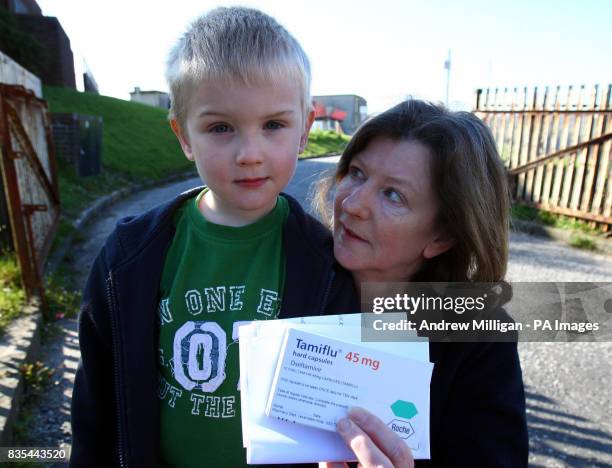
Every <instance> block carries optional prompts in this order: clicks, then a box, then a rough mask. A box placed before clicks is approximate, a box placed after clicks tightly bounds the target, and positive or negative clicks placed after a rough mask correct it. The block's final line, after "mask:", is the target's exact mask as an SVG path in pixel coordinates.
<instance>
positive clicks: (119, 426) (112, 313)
mask: <svg viewBox="0 0 612 468" xmlns="http://www.w3.org/2000/svg"><path fill="white" fill-rule="evenodd" d="M112 287H113V276H112V273H111V272H110V271H109V272H108V278H107V279H106V300H107V301H108V310H109V311H110V319H111V329H112V333H113V340H114V342H115V345H114V346H113V360H114V363H115V365H114V372H115V399H116V401H117V406H116V408H117V444H118V447H117V449H118V455H119V466H120V467H126V468H127V466H128V464H127V462H126V461H125V456H124V443H123V430H122V428H123V424H122V418H121V406H120V402H121V399H120V394H121V391H120V383H119V379H120V377H121V376H120V374H119V356H118V355H117V354H118V350H117V346H116V344H117V343H119V334H118V332H117V324H116V322H115V308H114V306H113V305H114V301H113V292H112Z"/></svg>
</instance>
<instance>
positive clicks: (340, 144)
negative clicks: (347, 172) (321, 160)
mask: <svg viewBox="0 0 612 468" xmlns="http://www.w3.org/2000/svg"><path fill="white" fill-rule="evenodd" d="M350 139H351V138H350V137H349V136H347V135H340V134H338V133H336V132H332V131H329V130H313V131H312V132H310V136H309V137H308V145H306V149H305V150H304V153H303V154H301V155H300V158H302V159H303V158H308V157H311V156H319V155H321V154H328V153H341V152H342V151H343V150H344V148H345V147H346V145H347V144H348V142H349V140H350Z"/></svg>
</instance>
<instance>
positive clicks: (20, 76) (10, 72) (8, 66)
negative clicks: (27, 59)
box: [0, 52, 42, 98]
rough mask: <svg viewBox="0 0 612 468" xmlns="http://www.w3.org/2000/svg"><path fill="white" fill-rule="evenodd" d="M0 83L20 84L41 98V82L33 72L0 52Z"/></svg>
mask: <svg viewBox="0 0 612 468" xmlns="http://www.w3.org/2000/svg"><path fill="white" fill-rule="evenodd" d="M0 83H5V84H11V85H21V86H23V87H24V88H27V89H30V90H32V91H34V94H36V96H38V97H39V98H42V83H41V81H40V78H38V77H37V76H36V75H34V74H33V73H30V72H29V71H28V70H26V69H25V68H23V67H22V66H21V65H19V64H18V63H17V62H15V61H14V60H13V59H12V58H10V57H9V56H8V55H5V54H3V53H2V52H0Z"/></svg>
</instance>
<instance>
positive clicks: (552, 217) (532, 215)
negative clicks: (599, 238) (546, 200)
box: [510, 205, 600, 234]
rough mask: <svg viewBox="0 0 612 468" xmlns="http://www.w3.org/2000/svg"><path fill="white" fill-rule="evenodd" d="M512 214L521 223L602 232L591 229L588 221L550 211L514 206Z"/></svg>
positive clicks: (587, 232)
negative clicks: (531, 222)
mask: <svg viewBox="0 0 612 468" xmlns="http://www.w3.org/2000/svg"><path fill="white" fill-rule="evenodd" d="M510 214H511V216H512V218H514V219H518V220H521V221H535V222H537V223H541V224H544V225H545V226H552V227H556V228H560V229H567V230H572V231H580V232H584V233H586V234H598V233H599V232H600V231H599V230H598V229H596V228H593V227H591V226H590V225H589V223H587V222H586V221H581V220H579V219H575V218H570V217H568V216H564V215H560V214H555V213H550V212H548V211H543V210H538V209H537V208H532V207H530V206H524V205H512V208H511V211H510Z"/></svg>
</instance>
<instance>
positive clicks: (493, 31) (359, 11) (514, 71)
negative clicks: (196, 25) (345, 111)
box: [37, 0, 612, 113]
mask: <svg viewBox="0 0 612 468" xmlns="http://www.w3.org/2000/svg"><path fill="white" fill-rule="evenodd" d="M37 2H38V4H39V6H40V7H41V9H42V11H43V14H44V15H46V16H55V17H57V18H58V19H59V21H60V23H61V25H62V27H63V29H64V31H65V32H66V34H67V35H68V37H69V38H70V42H71V47H72V50H73V53H74V54H75V61H77V62H78V64H77V66H78V65H79V64H80V62H81V58H80V57H82V58H84V59H85V62H86V63H87V66H88V67H89V69H90V70H91V71H92V72H93V75H94V77H95V79H96V81H97V83H98V86H99V89H100V93H101V94H104V95H107V96H113V97H117V98H120V99H129V93H130V91H133V90H134V87H135V86H138V87H140V88H141V89H142V90H159V91H167V90H168V87H167V84H166V82H165V79H164V68H165V61H166V57H167V54H168V51H169V49H170V48H171V47H172V45H173V44H174V43H175V41H176V40H177V39H178V38H179V36H180V35H181V34H182V33H183V32H184V31H185V29H186V28H187V26H188V25H189V23H190V22H191V21H193V20H194V19H196V18H197V17H198V16H199V15H201V14H202V13H205V12H206V11H208V10H210V9H212V8H214V7H217V6H230V5H243V6H251V7H255V8H259V9H260V10H263V11H264V12H266V13H268V14H270V15H272V16H273V17H275V18H276V19H277V20H278V21H279V22H280V23H281V24H282V25H283V26H285V28H287V30H288V31H289V32H290V33H291V34H293V35H294V36H295V37H296V38H297V40H298V41H299V42H300V43H301V45H302V47H303V48H304V50H305V51H306V53H307V54H308V56H309V58H310V61H311V66H312V71H313V79H312V94H313V95H326V94H357V95H359V96H362V97H363V98H365V99H366V100H367V102H368V112H369V113H376V112H381V111H383V110H385V109H386V108H388V107H390V106H392V105H394V104H396V103H397V102H399V101H401V100H402V99H405V98H406V97H409V96H413V97H418V98H422V99H428V100H433V101H440V102H444V101H445V100H446V89H447V77H448V76H447V71H446V70H445V69H444V62H445V60H446V59H447V56H448V54H449V51H450V54H451V69H450V80H449V103H450V105H451V107H453V108H455V109H460V108H461V109H468V110H469V109H471V108H472V107H473V103H474V94H475V90H476V89H477V88H486V87H500V88H503V87H511V88H513V87H517V86H518V87H524V86H534V85H554V86H557V85H570V84H573V85H578V84H586V85H590V84H596V83H601V84H604V85H607V84H609V83H611V82H612V27H611V26H610V24H611V23H610V19H611V18H612V1H609V0H581V1H578V0H511V1H502V0H461V1H458V0H454V1H453V0H445V1H443V0H427V1H414V0H308V1H302V0H291V1H287V0H260V1H248V0H247V1H244V0H243V1H240V2H233V1H226V2H217V1H209V0H197V1H192V0H173V1H171V2H165V1H164V2H162V1H150V0H149V1H146V0H37Z"/></svg>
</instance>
